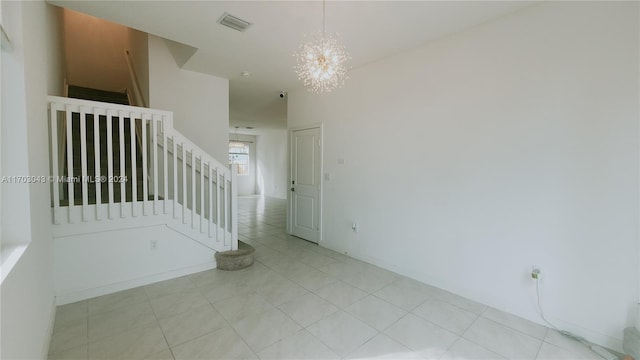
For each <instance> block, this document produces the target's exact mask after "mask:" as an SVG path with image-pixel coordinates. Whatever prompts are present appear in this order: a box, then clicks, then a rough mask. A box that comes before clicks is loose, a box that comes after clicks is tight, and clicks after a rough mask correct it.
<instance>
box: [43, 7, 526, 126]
mask: <svg viewBox="0 0 640 360" xmlns="http://www.w3.org/2000/svg"><path fill="white" fill-rule="evenodd" d="M49 2H50V3H52V4H55V5H59V6H62V7H66V8H70V9H73V10H76V11H80V12H83V13H87V14H89V15H93V16H96V17H100V18H103V19H106V20H109V21H112V22H116V23H120V24H122V25H125V26H128V27H131V28H134V29H138V30H141V31H144V32H147V33H150V34H154V35H157V36H161V37H164V38H166V39H170V40H173V41H175V42H178V43H182V44H186V45H189V46H191V47H194V48H196V49H197V51H195V53H194V54H193V56H191V57H190V58H189V59H188V61H187V62H186V63H185V64H184V65H183V69H188V70H193V71H198V72H202V73H207V74H211V75H215V76H219V77H223V78H227V79H229V87H230V90H229V91H230V93H229V97H230V100H229V102H230V104H229V118H230V119H229V122H230V125H231V126H232V127H235V126H240V127H246V126H250V127H256V128H279V127H280V128H284V127H286V109H287V106H286V98H285V99H281V98H280V97H279V93H280V91H281V90H284V91H290V90H292V89H294V88H298V87H301V83H300V82H299V81H298V80H297V77H296V75H295V73H294V72H293V66H294V64H295V59H294V58H293V56H292V53H293V52H294V51H295V50H296V49H297V47H298V45H299V43H300V41H301V40H302V39H303V38H304V34H312V33H314V32H317V31H319V30H320V29H321V28H322V3H321V2H320V1H59V0H51V1H49ZM532 3H533V2H532V1H497V2H494V1H328V2H327V4H326V22H327V24H326V26H327V31H328V32H338V33H339V34H340V35H341V37H342V39H343V41H344V43H345V45H346V47H347V50H348V51H349V53H350V54H351V57H352V60H351V61H350V63H349V65H350V66H351V67H352V68H357V67H359V66H362V65H364V64H367V63H370V62H373V61H376V60H379V59H381V58H384V57H387V56H390V55H392V54H395V53H398V52H401V51H404V50H408V49H411V48H414V47H416V46H419V45H421V44H423V43H425V42H427V41H429V40H433V39H436V38H439V37H442V36H445V35H447V34H451V33H455V32H458V31H461V30H463V29H466V28H469V27H472V26H475V25H478V24H480V23H483V22H486V21H489V20H492V19H495V18H498V17H501V16H504V15H506V14H508V13H511V12H513V11H516V10H519V9H521V8H524V7H527V6H530V5H532ZM224 12H228V13H230V14H232V15H234V16H236V17H239V18H242V19H244V20H247V21H249V22H251V23H253V25H252V26H251V28H249V29H248V30H247V31H246V32H237V31H235V30H232V29H229V28H227V27H224V26H222V25H219V24H217V22H216V21H217V20H218V19H219V18H220V16H221V15H222V14H223V13H224ZM243 71H248V72H250V74H251V75H250V76H249V77H244V76H242V75H241V73H242V72H243ZM345 86H348V80H347V83H346V85H345ZM337 91H340V90H337ZM319 96H322V95H319Z"/></svg>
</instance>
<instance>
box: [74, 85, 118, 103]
mask: <svg viewBox="0 0 640 360" xmlns="http://www.w3.org/2000/svg"><path fill="white" fill-rule="evenodd" d="M69 97H70V98H76V99H83V100H92V101H99V102H106V103H111V104H120V105H129V97H128V96H127V93H119V92H115V91H106V90H99V89H91V88H86V87H82V86H75V85H69Z"/></svg>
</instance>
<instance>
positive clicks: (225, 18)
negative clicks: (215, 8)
mask: <svg viewBox="0 0 640 360" xmlns="http://www.w3.org/2000/svg"><path fill="white" fill-rule="evenodd" d="M218 24H220V25H224V26H226V27H229V28H232V29H233V30H238V31H246V30H247V29H248V28H250V27H251V23H250V22H248V21H245V20H242V19H240V18H237V17H235V16H233V15H231V14H229V13H226V12H225V13H224V14H222V16H221V17H220V19H218Z"/></svg>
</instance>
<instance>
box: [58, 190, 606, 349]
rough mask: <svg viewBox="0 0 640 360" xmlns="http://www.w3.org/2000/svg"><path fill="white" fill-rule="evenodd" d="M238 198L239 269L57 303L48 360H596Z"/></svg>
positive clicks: (551, 335) (278, 206)
mask: <svg viewBox="0 0 640 360" xmlns="http://www.w3.org/2000/svg"><path fill="white" fill-rule="evenodd" d="M285 207H286V203H285V202H284V201H282V200H277V199H269V198H266V199H264V198H258V197H252V198H242V199H241V200H240V206H239V214H238V219H239V233H240V237H241V240H243V241H245V242H247V243H250V244H251V245H253V246H254V247H255V248H256V263H255V264H254V265H253V266H252V267H250V268H248V269H245V270H242V271H237V272H225V271H219V270H209V271H204V272H201V273H197V274H193V275H190V276H185V277H181V278H177V279H172V280H168V281H163V282H160V283H156V284H152V285H147V286H144V287H139V288H135V289H130V290H126V291H122V292H118V293H115V294H110V295H105V296H101V297H98V298H94V299H89V300H86V301H81V302H77V303H74V304H69V305H64V306H60V307H58V309H57V312H56V322H55V326H54V332H53V337H52V340H51V346H50V356H49V359H51V360H53V359H175V360H182V359H256V358H260V359H372V358H376V359H378V358H385V359H416V358H424V359H458V360H462V359H504V358H508V359H598V356H597V355H596V354H594V353H592V352H590V351H589V350H588V349H586V348H585V347H584V346H582V345H581V344H579V343H577V342H575V341H572V340H570V339H567V338H565V337H562V336H560V335H559V334H557V333H556V332H554V331H552V330H548V329H547V328H545V327H543V326H540V325H538V324H534V323H532V322H529V321H527V320H523V319H520V318H518V317H515V316H513V315H509V314H507V313H504V312H501V311H498V310H495V309H491V308H488V307H486V306H484V305H482V304H478V303H476V302H473V301H471V300H468V299H465V298H462V297H459V296H457V295H454V294H451V293H448V292H446V291H443V290H440V289H437V288H434V287H431V286H429V285H426V284H423V283H420V282H417V281H414V280H411V279H408V278H406V277H403V276H400V275H397V274H394V273H392V272H389V271H386V270H384V269H381V268H378V267H375V266H372V265H369V264H367V263H364V262H361V261H358V260H355V259H352V258H350V257H347V256H345V255H342V254H339V253H336V252H333V251H330V250H327V249H325V248H322V247H319V246H317V245H315V244H312V243H309V242H306V241H303V240H300V239H298V238H295V237H291V236H287V235H286V234H285V230H284V228H285V223H286V219H285V216H286V215H285Z"/></svg>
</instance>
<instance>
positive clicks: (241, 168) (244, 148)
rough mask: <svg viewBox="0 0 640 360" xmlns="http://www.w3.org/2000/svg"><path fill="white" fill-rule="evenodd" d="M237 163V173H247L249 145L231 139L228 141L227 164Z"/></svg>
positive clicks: (242, 174) (240, 174) (241, 174)
mask: <svg viewBox="0 0 640 360" xmlns="http://www.w3.org/2000/svg"><path fill="white" fill-rule="evenodd" d="M231 164H236V165H238V175H239V176H244V175H249V145H247V144H245V143H242V142H237V141H232V142H229V165H231Z"/></svg>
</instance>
